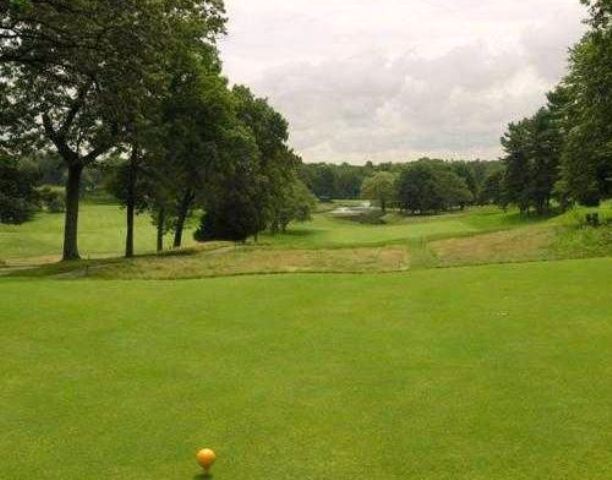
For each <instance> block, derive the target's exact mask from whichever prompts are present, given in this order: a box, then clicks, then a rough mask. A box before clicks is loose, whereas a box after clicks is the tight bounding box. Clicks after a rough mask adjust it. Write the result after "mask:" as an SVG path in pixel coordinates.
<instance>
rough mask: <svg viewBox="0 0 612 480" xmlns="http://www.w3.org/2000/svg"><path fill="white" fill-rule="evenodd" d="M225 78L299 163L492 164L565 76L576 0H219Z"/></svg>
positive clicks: (579, 28) (578, 29) (576, 31)
mask: <svg viewBox="0 0 612 480" xmlns="http://www.w3.org/2000/svg"><path fill="white" fill-rule="evenodd" d="M226 4H227V7H228V14H229V18H230V23H229V35H228V36H227V38H225V39H224V40H223V42H222V45H221V47H222V51H223V58H224V62H225V70H226V74H227V75H228V76H229V77H230V79H231V80H232V81H233V82H237V83H246V84H248V85H250V86H251V87H252V88H253V89H254V90H255V92H256V93H257V94H258V95H260V96H265V97H268V98H269V99H270V102H271V103H272V105H273V106H274V107H275V108H277V109H278V110H279V111H280V112H282V113H283V114H284V115H285V116H286V118H287V119H288V120H289V122H290V124H291V145H292V146H293V147H294V148H295V149H296V150H297V151H298V152H299V153H300V154H301V155H302V156H303V158H304V160H305V161H307V162H316V161H329V162H336V163H340V162H343V161H347V162H350V163H355V164H362V163H365V162H366V161H367V160H372V161H373V162H380V161H407V160H412V159H416V158H418V157H420V156H425V155H428V156H436V157H444V158H496V157H497V156H499V154H500V149H499V137H500V135H501V134H502V133H503V130H504V127H505V125H506V124H507V123H508V122H510V121H512V120H514V119H517V118H520V117H522V116H525V115H529V114H531V113H533V112H534V111H535V110H536V109H537V108H539V106H541V105H542V104H543V103H544V101H545V98H544V94H545V92H546V91H547V90H548V89H550V88H551V86H553V85H554V84H555V83H557V81H558V80H559V79H560V78H561V76H562V74H563V72H564V69H565V65H566V57H567V49H568V47H569V46H570V45H571V44H573V43H574V42H576V41H577V40H578V39H579V38H580V36H581V34H582V32H583V28H584V26H583V25H582V23H581V20H582V18H583V17H584V15H585V10H584V7H582V6H581V5H580V2H579V0H486V1H483V0H226Z"/></svg>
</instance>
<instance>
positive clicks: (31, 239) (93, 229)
mask: <svg viewBox="0 0 612 480" xmlns="http://www.w3.org/2000/svg"><path fill="white" fill-rule="evenodd" d="M63 228H64V215H63V214H48V213H39V214H38V215H37V216H36V218H35V219H34V221H32V222H28V223H25V224H23V225H19V226H14V225H2V224H0V259H4V260H13V261H15V260H21V261H24V260H27V259H32V258H36V257H38V260H42V261H44V260H46V258H44V257H48V259H49V260H52V261H54V260H57V259H59V257H60V255H61V251H62V240H63V231H64V230H63ZM125 232H126V226H125V211H124V210H122V209H121V208H120V207H119V206H117V205H112V204H98V203H91V202H83V203H82V205H81V209H80V213H79V249H80V251H81V256H82V257H83V258H87V257H89V256H91V257H92V258H94V257H104V256H119V255H121V253H122V252H123V251H124V248H125ZM155 235H156V233H155V227H154V226H153V225H152V224H151V219H150V217H149V216H148V215H140V216H137V217H136V237H135V242H136V245H135V246H136V250H137V251H138V252H140V253H146V252H152V251H154V250H155ZM185 239H186V243H187V245H189V244H192V243H193V240H192V238H191V233H190V232H188V233H187V234H186V235H185ZM168 240H169V237H168ZM40 257H43V258H40Z"/></svg>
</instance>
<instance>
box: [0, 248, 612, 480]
mask: <svg viewBox="0 0 612 480" xmlns="http://www.w3.org/2000/svg"><path fill="white" fill-rule="evenodd" d="M611 270H612V260H611V259H594V260H578V261H564V262H551V263H532V264H521V265H507V266H500V265H492V266H486V267H472V268H459V269H445V270H426V271H419V272H414V273H410V274H391V275H378V276H377V275H358V276H350V275H329V276H325V275H289V276H286V275H285V276H253V277H240V278H219V279H210V280H194V281H180V282H159V281H149V282H143V281H126V282H122V281H99V280H84V281H57V280H55V281H54V280H23V279H0V303H1V304H2V309H0V328H1V330H0V331H1V332H2V349H3V353H2V362H1V364H0V365H1V375H2V386H1V388H0V425H1V427H2V435H1V436H0V451H2V457H3V458H2V470H1V472H2V473H1V474H0V476H1V477H2V478H7V479H11V480H19V479H24V480H25V479H38V478H44V479H48V480H59V479H61V480H65V479H80V478H83V479H85V478H104V479H117V480H141V479H142V480H145V479H146V480H150V479H171V480H174V479H177V480H180V479H186V480H192V479H193V478H194V476H195V475H197V474H198V467H197V465H196V463H195V457H194V455H195V452H196V451H197V449H198V448H200V447H205V446H207V447H212V448H213V449H215V451H216V452H217V454H218V455H219V460H218V463H217V465H215V468H214V474H215V479H216V480H223V479H228V480H235V479H242V478H248V479H251V480H280V479H287V480H289V479H291V480H294V479H316V480H318V479H321V480H323V479H368V480H389V479H407V478H415V479H421V480H430V479H436V480H438V479H457V478H462V479H482V480H484V479H487V480H490V479H509V480H510V479H511V480H514V479H519V478H533V479H575V480H583V479H590V480H595V479H602V480H603V479H608V478H609V473H610V470H609V469H610V465H611V464H612V451H611V450H610V445H612V383H611V382H610V378H612V362H611V361H610V359H611V358H612V311H611V304H610V291H609V280H610V271H611Z"/></svg>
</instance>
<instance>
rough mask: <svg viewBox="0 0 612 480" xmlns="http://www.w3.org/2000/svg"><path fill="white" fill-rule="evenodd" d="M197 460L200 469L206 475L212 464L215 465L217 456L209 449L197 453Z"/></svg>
mask: <svg viewBox="0 0 612 480" xmlns="http://www.w3.org/2000/svg"><path fill="white" fill-rule="evenodd" d="M197 459H198V463H199V464H200V467H202V468H203V469H204V471H205V472H206V473H208V471H209V470H210V467H212V466H213V463H215V460H216V459H217V455H215V452H213V451H212V450H211V449H210V448H205V449H203V450H200V451H199V452H198V454H197Z"/></svg>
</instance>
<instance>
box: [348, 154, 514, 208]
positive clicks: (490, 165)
mask: <svg viewBox="0 0 612 480" xmlns="http://www.w3.org/2000/svg"><path fill="white" fill-rule="evenodd" d="M502 168H503V166H502V164H501V162H498V161H482V160H475V161H458V160H457V161H444V160H440V159H431V158H422V159H420V160H418V161H416V162H411V163H387V164H382V165H379V166H378V167H372V172H371V173H370V175H369V176H367V177H365V178H364V180H363V182H362V185H361V188H360V197H361V198H364V199H368V200H372V201H374V202H376V203H377V204H378V205H379V206H380V207H381V210H382V212H383V213H385V212H386V210H387V208H388V207H393V208H397V209H400V210H402V211H404V212H406V213H411V214H427V213H439V212H444V211H450V210H454V209H463V208H465V207H466V206H468V205H486V204H491V203H495V201H496V192H495V191H494V190H493V189H492V188H491V185H490V183H491V182H490V179H491V178H494V177H495V176H496V175H498V173H499V172H500V171H501V170H502Z"/></svg>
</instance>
